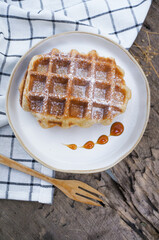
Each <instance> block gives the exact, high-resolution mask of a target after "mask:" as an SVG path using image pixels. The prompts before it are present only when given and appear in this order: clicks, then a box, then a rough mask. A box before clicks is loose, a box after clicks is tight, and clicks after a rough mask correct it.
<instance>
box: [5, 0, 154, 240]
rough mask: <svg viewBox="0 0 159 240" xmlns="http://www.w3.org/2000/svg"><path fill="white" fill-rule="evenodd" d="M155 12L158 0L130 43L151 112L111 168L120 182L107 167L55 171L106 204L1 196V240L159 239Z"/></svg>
mask: <svg viewBox="0 0 159 240" xmlns="http://www.w3.org/2000/svg"><path fill="white" fill-rule="evenodd" d="M158 12H159V1H158V0H154V1H153V3H152V6H151V9H150V11H149V14H148V16H147V19H146V21H145V23H144V26H143V28H142V30H141V32H140V33H139V35H138V37H137V39H136V41H135V43H134V44H133V46H132V47H131V49H130V52H131V53H132V54H133V55H134V57H135V58H136V59H137V60H138V61H139V63H140V65H141V66H142V68H143V70H144V71H145V73H146V75H147V77H148V80H149V84H150V87H151V113H150V120H149V123H148V126H147V129H146V131H145V133H144V136H143V138H142V140H141V142H140V143H139V145H138V146H137V147H136V148H135V150H134V151H133V152H132V153H131V154H130V155H129V156H128V157H127V158H126V159H124V160H123V161H122V162H120V163H119V164H118V165H116V166H115V167H114V168H113V173H114V174H115V176H116V178H117V180H118V183H116V182H115V181H114V180H112V179H111V178H110V176H109V175H108V174H107V173H105V172H102V173H97V174H89V175H74V174H64V173H56V177H57V178H61V179H79V180H81V181H84V182H86V183H88V184H90V185H91V186H93V187H95V188H97V189H99V190H100V191H101V192H103V193H104V194H105V196H106V200H105V203H106V205H105V207H100V208H98V207H92V206H87V205H84V204H81V203H78V202H74V201H72V200H70V199H68V198H66V197H65V196H64V195H63V193H61V192H60V191H59V190H56V191H55V196H54V203H53V204H52V205H43V204H40V203H31V202H19V201H7V200H0V209H1V211H0V240H11V239H14V240H15V239H16V240H21V239H23V240H28V239H29V240H39V239H40V240H51V239H54V240H63V239H65V240H74V239H76V240H81V239H82V240H96V239H100V240H106V239H111V240H117V239H120V240H122V239H123V240H125V239H128V240H134V239H135V240H140V239H144V240H157V239H159V161H158V160H159V129H158V123H159V94H158V89H159V77H158V74H159V66H158V62H159V54H158V53H159V14H158ZM154 32H158V34H156V33H154ZM149 41H150V42H149ZM149 43H150V45H149Z"/></svg>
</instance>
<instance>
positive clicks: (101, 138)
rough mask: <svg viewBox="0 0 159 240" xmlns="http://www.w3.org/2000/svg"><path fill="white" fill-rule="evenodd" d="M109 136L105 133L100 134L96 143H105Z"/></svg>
mask: <svg viewBox="0 0 159 240" xmlns="http://www.w3.org/2000/svg"><path fill="white" fill-rule="evenodd" d="M108 140H109V138H108V136H106V135H102V136H100V137H99V138H98V140H97V142H96V143H97V144H106V143H107V142H108Z"/></svg>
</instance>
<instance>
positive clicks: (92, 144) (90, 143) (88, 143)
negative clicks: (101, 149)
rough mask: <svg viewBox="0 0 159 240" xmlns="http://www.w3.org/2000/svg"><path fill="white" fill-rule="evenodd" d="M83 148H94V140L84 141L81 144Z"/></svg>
mask: <svg viewBox="0 0 159 240" xmlns="http://www.w3.org/2000/svg"><path fill="white" fill-rule="evenodd" d="M83 148H86V149H92V148H94V142H92V141H88V142H86V143H85V144H84V145H83Z"/></svg>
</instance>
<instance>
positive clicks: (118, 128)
mask: <svg viewBox="0 0 159 240" xmlns="http://www.w3.org/2000/svg"><path fill="white" fill-rule="evenodd" d="M123 131H124V126H123V124H122V123H120V122H115V123H113V124H112V126H111V129H110V136H119V135H121V134H122V133H123ZM108 141H109V138H108V136H106V135H101V136H100V137H99V138H98V140H97V142H96V144H101V145H103V144H106V143H107V142H108ZM94 145H95V143H94V142H92V141H88V142H86V143H85V144H84V145H83V146H82V148H85V149H92V148H94ZM66 146H67V147H69V148H70V149H72V150H76V149H77V145H76V144H68V145H66Z"/></svg>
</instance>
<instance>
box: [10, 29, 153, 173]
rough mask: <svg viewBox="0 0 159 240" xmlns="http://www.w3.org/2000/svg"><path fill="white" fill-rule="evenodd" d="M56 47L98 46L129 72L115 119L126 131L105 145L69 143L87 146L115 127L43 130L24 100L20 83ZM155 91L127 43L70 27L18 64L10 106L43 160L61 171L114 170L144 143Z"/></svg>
mask: <svg viewBox="0 0 159 240" xmlns="http://www.w3.org/2000/svg"><path fill="white" fill-rule="evenodd" d="M52 48H58V49H59V50H61V51H64V52H69V51H70V50H71V49H77V50H78V51H79V52H84V53H87V52H89V51H91V50H92V49H95V50H97V52H98V54H99V55H100V56H104V57H113V58H115V60H116V63H117V65H119V66H120V67H121V68H123V69H124V71H125V78H124V79H125V81H126V84H127V86H128V87H129V88H130V89H131V91H132V98H131V100H130V101H129V102H128V106H127V110H126V112H125V113H123V114H121V115H120V116H118V117H116V118H115V119H114V122H116V121H120V122H122V123H123V125H124V127H125V130H124V132H123V134H122V135H121V136H118V137H110V139H109V142H108V143H107V144H105V145H95V147H94V148H93V149H91V150H86V149H84V148H78V149H77V150H75V151H73V150H71V149H69V148H68V147H66V146H64V145H63V144H71V143H75V144H77V145H78V146H82V145H83V144H84V143H85V142H87V141H89V140H92V141H94V142H96V140H97V139H98V137H99V136H100V135H102V134H106V135H109V132H110V126H102V125H94V126H92V127H90V128H80V127H72V128H70V129H62V128H60V127H54V128H50V129H43V128H41V127H40V125H39V124H38V122H37V120H36V119H35V118H34V117H33V116H32V114H31V113H30V112H25V111H24V110H23V109H22V108H21V106H20V104H19V91H18V87H19V84H20V82H21V80H22V78H23V76H24V73H25V71H26V69H27V66H28V64H29V62H30V60H31V58H32V57H33V56H34V55H37V54H43V53H47V52H50V50H51V49H52ZM149 108H150V92H149V86H148V82H147V79H146V77H145V75H144V73H143V71H142V69H141V68H140V66H139V65H138V64H137V62H136V61H135V60H134V58H133V57H132V56H131V55H130V53H128V51H126V50H125V49H124V48H122V47H121V46H119V45H118V44H116V43H114V42H113V41H112V40H110V39H107V38H105V37H102V36H100V35H97V34H92V33H84V32H68V33H63V34H58V35H55V36H51V37H49V38H46V39H44V40H43V41H41V42H40V43H38V44H37V45H35V46H34V47H32V48H31V49H30V50H29V51H28V52H27V53H26V54H25V55H24V56H23V57H22V58H21V59H20V61H19V62H18V63H17V65H16V67H15V68H14V70H13V72H12V75H11V78H10V84H9V87H8V93H7V101H6V109H7V115H8V119H9V123H10V126H11V127H12V129H13V131H14V133H15V135H16V137H17V138H18V140H19V142H20V143H21V145H22V146H23V148H24V149H25V150H26V151H27V152H28V153H29V154H30V155H31V156H32V157H33V158H34V159H36V160H37V161H39V162H41V163H42V164H43V165H45V166H47V167H49V168H52V169H55V170H57V171H65V172H74V173H90V172H99V171H103V170H105V169H108V168H110V167H112V166H114V165H115V164H116V163H118V162H119V161H120V160H122V159H123V158H125V157H126V156H127V155H128V154H129V153H130V152H131V151H132V150H133V149H134V147H135V146H136V145H137V143H139V141H140V139H141V137H142V135H143V133H144V130H145V127H146V124H147V121H148V117H149Z"/></svg>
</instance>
